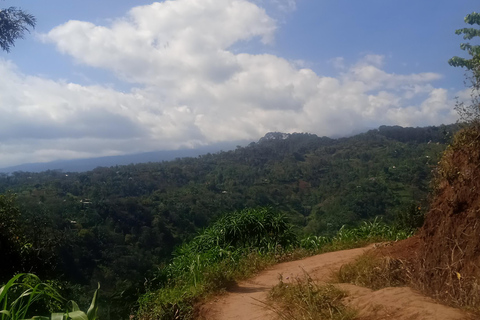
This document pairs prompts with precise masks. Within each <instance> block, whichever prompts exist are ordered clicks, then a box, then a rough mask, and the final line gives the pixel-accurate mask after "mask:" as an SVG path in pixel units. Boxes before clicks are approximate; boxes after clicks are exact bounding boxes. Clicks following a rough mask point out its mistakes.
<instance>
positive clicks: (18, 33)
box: [0, 7, 36, 52]
mask: <svg viewBox="0 0 480 320" xmlns="http://www.w3.org/2000/svg"><path fill="white" fill-rule="evenodd" d="M35 23H36V20H35V17H34V16H33V15H31V14H29V13H26V12H25V11H23V10H20V9H17V8H15V7H10V8H6V9H0V47H1V48H2V50H4V51H7V52H9V51H10V48H11V47H13V46H15V40H16V39H18V38H20V39H21V38H23V37H24V35H25V32H27V31H28V32H29V31H30V30H29V27H31V28H34V27H35Z"/></svg>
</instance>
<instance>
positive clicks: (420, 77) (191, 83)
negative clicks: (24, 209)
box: [0, 0, 455, 166]
mask: <svg viewBox="0 0 480 320" xmlns="http://www.w3.org/2000/svg"><path fill="white" fill-rule="evenodd" d="M279 3H280V2H279ZM281 3H283V4H285V5H287V6H290V7H292V6H293V7H294V5H295V1H282V2H281ZM276 29H277V23H276V21H275V20H274V19H272V18H271V17H270V16H269V15H267V13H266V12H265V10H264V9H262V8H261V7H260V6H258V5H256V4H254V3H253V2H249V1H246V0H204V1H197V0H175V1H164V2H159V3H153V4H151V5H148V6H140V7H135V8H133V9H132V10H130V12H129V13H128V14H127V15H126V16H125V17H123V18H119V19H117V20H115V21H113V22H112V23H111V24H110V25H108V26H100V25H95V24H93V23H90V22H85V21H68V22H66V23H64V24H62V25H59V26H57V27H56V28H54V29H52V30H51V31H50V32H48V33H47V34H44V35H43V36H42V39H43V40H44V41H45V42H47V43H52V44H54V45H55V46H56V47H57V48H58V50H59V51H60V52H61V53H63V54H66V55H69V56H71V57H72V58H73V59H74V60H75V61H76V62H77V63H81V64H85V65H88V66H91V67H95V68H102V69H105V70H108V71H110V72H112V73H113V74H115V75H116V76H117V77H118V78H120V79H122V80H123V81H127V82H129V83H130V84H131V86H132V89H131V90H130V91H129V92H127V93H123V92H119V91H116V90H114V89H112V88H109V87H107V86H101V85H98V86H81V85H78V84H74V83H69V82H66V81H53V80H49V79H45V78H41V77H35V76H29V75H25V74H22V73H21V72H19V71H18V70H17V69H16V68H15V66H14V65H13V64H12V63H10V62H8V61H5V60H0V75H1V77H0V101H1V103H0V112H2V114H3V115H5V116H3V117H2V118H1V119H0V152H2V154H8V156H5V157H2V159H1V160H0V166H6V165H12V164H17V163H20V162H32V161H49V160H54V159H58V158H63V159H71V158H77V157H91V156H101V155H116V154H124V153H133V152H140V151H151V150H160V149H175V148H179V147H189V146H195V145H201V144H208V143H213V142H219V141H228V140H240V139H251V140H255V139H258V138H259V137H261V136H262V135H264V134H265V133H266V132H268V131H282V132H312V133H316V134H318V135H329V136H332V135H346V134H349V133H351V132H354V131H358V130H360V129H365V128H372V127H376V126H379V125H383V124H387V125H388V124H400V125H405V126H409V125H410V126H412V125H413V126H417V125H434V124H440V123H450V122H453V121H454V120H455V112H454V111H452V106H453V102H452V101H451V100H450V98H449V94H448V92H447V90H445V89H442V88H436V87H435V86H434V82H435V80H438V79H440V78H441V76H440V75H439V74H436V73H418V74H408V75H402V74H393V73H388V72H386V71H385V70H384V69H383V67H384V65H385V59H384V57H383V56H378V55H367V56H365V57H363V58H362V59H361V60H360V61H358V62H356V63H354V64H353V65H350V66H349V65H347V63H346V61H345V60H344V59H343V58H335V59H334V60H332V63H334V64H337V65H338V66H339V68H340V71H341V73H340V74H339V75H338V77H325V76H322V75H320V74H316V73H315V72H314V71H312V70H311V69H308V68H305V67H304V66H303V65H302V64H299V63H298V62H294V61H288V60H286V59H284V58H282V57H279V56H274V55H270V54H258V55H252V54H247V53H238V52H233V51H232V50H230V48H231V46H232V45H234V44H236V43H238V42H239V41H260V42H261V43H263V44H265V45H272V44H273V43H274V34H275V31H276Z"/></svg>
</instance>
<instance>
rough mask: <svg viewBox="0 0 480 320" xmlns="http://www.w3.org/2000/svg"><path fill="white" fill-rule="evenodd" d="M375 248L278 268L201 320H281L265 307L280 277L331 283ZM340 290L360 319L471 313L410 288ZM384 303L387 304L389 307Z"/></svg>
mask: <svg viewBox="0 0 480 320" xmlns="http://www.w3.org/2000/svg"><path fill="white" fill-rule="evenodd" d="M371 248H372V246H369V247H366V248H359V249H351V250H343V251H336V252H329V253H324V254H320V255H316V256H313V257H309V258H306V259H302V260H298V261H291V262H285V263H280V264H278V265H275V266H273V267H272V268H270V269H269V270H266V271H263V272H261V273H259V274H258V275H257V276H255V277H253V278H251V279H249V280H246V281H242V282H240V283H238V285H236V286H235V287H233V288H230V289H229V290H228V291H227V293H226V294H225V295H222V296H220V297H217V298H216V299H214V300H212V301H210V302H208V303H206V304H204V305H203V306H202V307H201V311H200V319H208V320H233V319H234V320H255V319H258V320H260V319H262V320H269V319H277V317H278V316H277V315H276V314H275V313H274V312H273V311H271V310H268V309H267V308H265V306H264V304H263V303H262V302H264V301H266V300H267V297H268V291H269V290H270V289H271V288H272V287H273V286H274V285H276V284H277V283H278V280H279V276H280V275H282V276H283V278H284V279H287V278H292V279H293V278H294V277H298V276H301V275H303V274H304V272H307V273H308V274H309V275H310V276H311V277H312V278H313V279H315V280H318V281H328V280H330V276H331V274H332V273H333V272H334V271H337V270H338V269H340V267H341V266H342V265H344V264H346V263H349V262H351V261H353V260H355V259H356V258H357V257H359V256H360V255H362V254H363V253H364V252H365V251H367V250H369V249H371ZM340 287H341V288H342V289H343V290H345V291H347V293H348V297H347V299H346V303H347V304H348V305H350V306H351V307H353V308H354V309H356V310H359V317H360V318H365V319H367V318H368V319H369V320H374V319H378V320H381V319H382V320H383V319H397V320H407V319H410V320H411V319H419V320H420V319H422V320H423V319H425V320H457V319H458V320H461V319H468V318H469V317H468V316H467V314H465V313H463V312H461V311H459V310H456V309H453V308H449V307H446V306H443V305H440V304H437V303H435V302H434V301H432V300H431V299H428V298H425V297H423V296H421V295H420V294H418V293H416V292H414V291H413V290H412V289H410V288H387V289H383V291H382V290H380V291H372V290H370V289H366V288H361V287H357V286H354V285H340ZM388 289H390V290H388ZM379 295H383V296H379ZM382 301H385V304H383V303H382ZM396 302H398V303H396Z"/></svg>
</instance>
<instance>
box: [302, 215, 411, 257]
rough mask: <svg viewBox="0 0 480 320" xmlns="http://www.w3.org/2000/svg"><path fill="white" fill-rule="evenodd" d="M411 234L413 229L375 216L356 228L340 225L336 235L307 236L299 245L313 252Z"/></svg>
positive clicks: (399, 238) (344, 247)
mask: <svg viewBox="0 0 480 320" xmlns="http://www.w3.org/2000/svg"><path fill="white" fill-rule="evenodd" d="M412 235H413V230H411V229H402V228H399V227H397V226H393V225H388V224H385V223H383V222H382V221H380V219H378V218H375V220H373V221H370V222H368V221H364V222H362V224H361V225H360V226H358V227H356V228H347V227H345V226H342V228H340V230H339V231H338V232H337V234H336V235H334V236H332V237H325V236H307V237H305V238H303V239H302V240H301V241H300V246H301V247H302V248H304V249H307V250H311V251H314V252H322V251H334V250H342V249H349V248H354V247H359V246H362V245H364V244H368V243H372V242H377V241H398V240H403V239H406V238H408V237H410V236H412Z"/></svg>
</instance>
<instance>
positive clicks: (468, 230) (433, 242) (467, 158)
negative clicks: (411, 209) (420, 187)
mask: <svg viewBox="0 0 480 320" xmlns="http://www.w3.org/2000/svg"><path fill="white" fill-rule="evenodd" d="M437 176H438V177H437V181H436V184H437V190H436V192H435V196H434V197H433V199H432V203H431V206H430V207H431V209H430V211H429V212H428V214H427V216H426V219H425V224H424V226H423V228H422V229H421V230H420V232H419V239H420V246H419V252H418V260H417V265H416V268H415V269H416V273H415V275H416V276H417V279H414V281H417V283H418V284H420V285H421V289H422V291H425V292H427V293H429V294H431V295H434V296H435V297H437V298H439V299H441V300H444V301H447V302H450V303H452V304H454V305H458V306H469V307H473V308H480V292H479V288H480V287H479V285H480V283H479V282H478V280H477V279H480V129H478V128H470V129H467V130H463V131H461V132H459V133H458V134H457V135H456V137H455V141H454V143H453V144H452V146H450V147H449V148H448V149H447V151H446V152H445V154H444V156H443V158H442V160H441V162H440V163H439V168H438V174H437Z"/></svg>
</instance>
